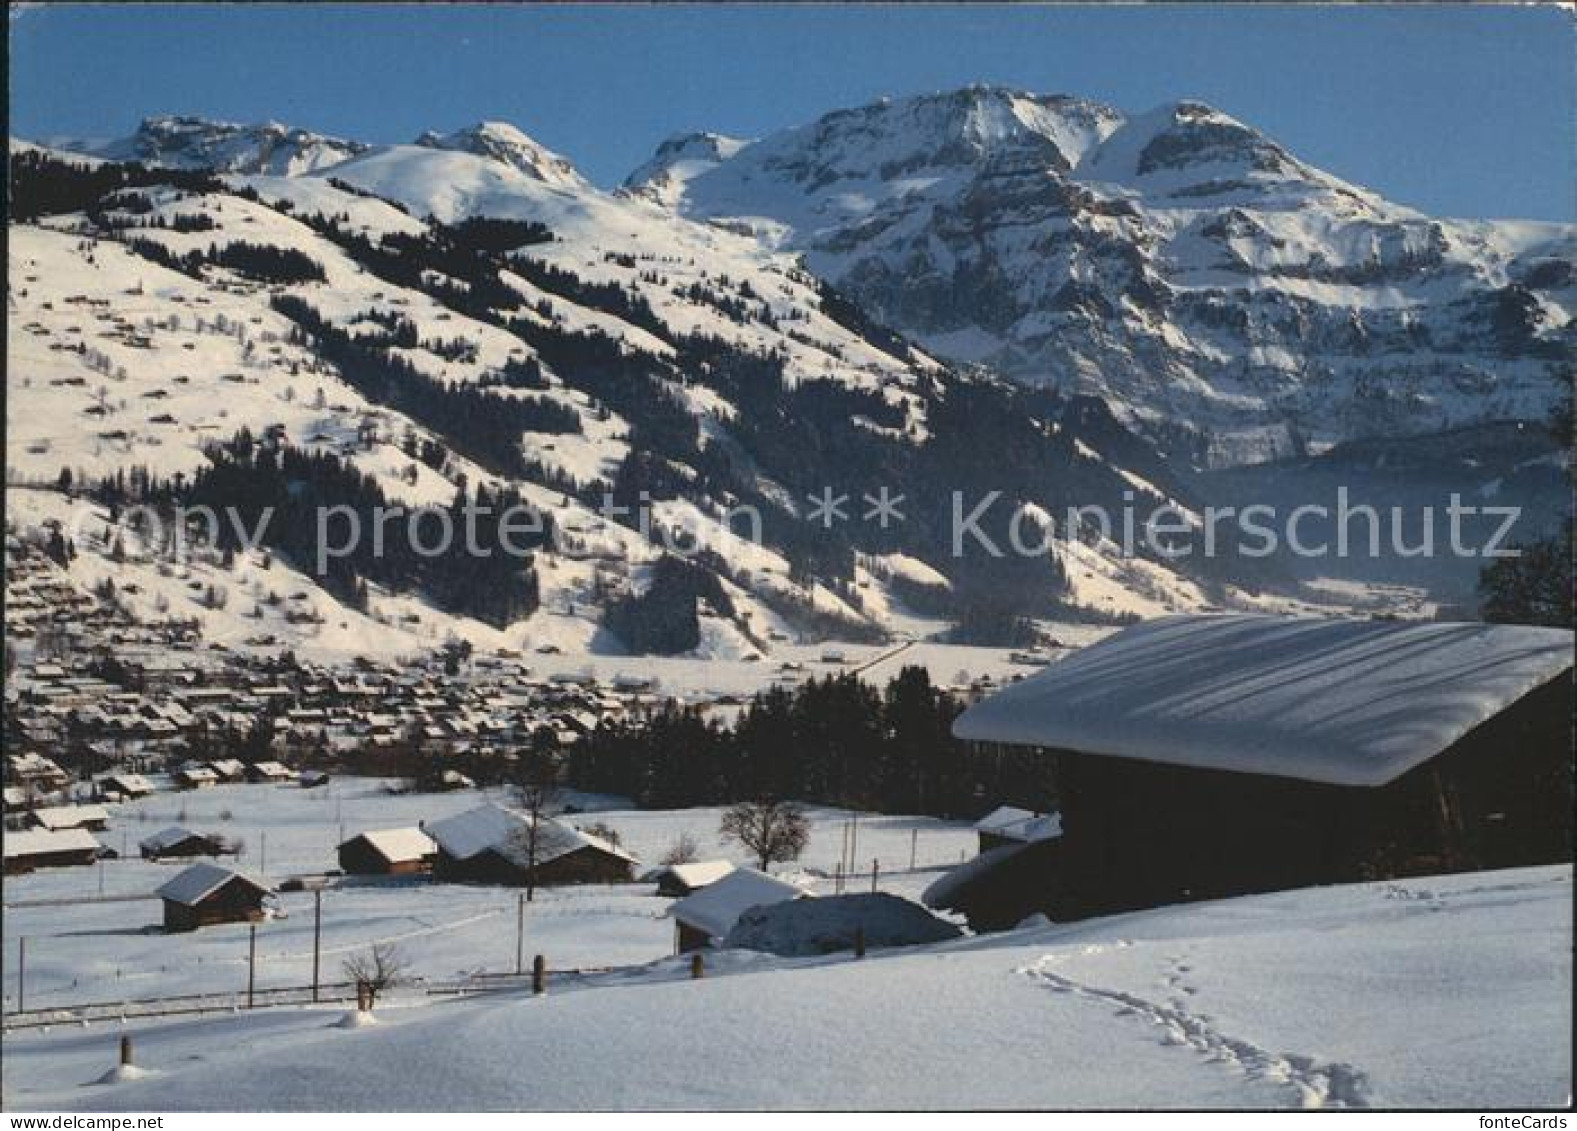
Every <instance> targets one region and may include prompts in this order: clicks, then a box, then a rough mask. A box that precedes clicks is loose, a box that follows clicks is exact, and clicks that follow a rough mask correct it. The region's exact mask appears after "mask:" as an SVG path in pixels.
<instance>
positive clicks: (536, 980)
mask: <svg viewBox="0 0 1577 1131" xmlns="http://www.w3.org/2000/svg"><path fill="white" fill-rule="evenodd" d="M547 991H548V960H547V959H546V958H543V957H542V956H541V955H540V954H539V955H537V956H536V957H535V958H533V959H532V960H531V992H532V993H534V994H545V993H547Z"/></svg>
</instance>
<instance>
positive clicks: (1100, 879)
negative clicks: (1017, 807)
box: [954, 616, 1573, 919]
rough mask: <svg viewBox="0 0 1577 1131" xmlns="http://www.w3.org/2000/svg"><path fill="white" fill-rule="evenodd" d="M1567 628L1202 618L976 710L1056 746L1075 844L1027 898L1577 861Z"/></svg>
mask: <svg viewBox="0 0 1577 1131" xmlns="http://www.w3.org/2000/svg"><path fill="white" fill-rule="evenodd" d="M1572 653H1573V635H1572V633H1571V632H1569V631H1566V630H1564V629H1550V628H1529V627H1521V626H1510V625H1488V624H1449V623H1442V622H1398V621H1362V620H1336V619H1313V618H1297V617H1273V616H1182V617H1169V618H1164V619H1161V620H1156V621H1149V622H1146V623H1144V624H1141V625H1137V626H1135V627H1132V628H1129V629H1126V630H1124V631H1122V632H1119V633H1116V634H1115V635H1113V636H1111V637H1108V638H1107V639H1106V640H1103V641H1101V642H1100V643H1098V644H1096V645H1094V646H1092V647H1089V648H1086V649H1083V650H1082V651H1080V652H1079V653H1077V654H1076V655H1073V656H1071V657H1069V658H1068V659H1066V660H1064V661H1062V662H1060V663H1058V664H1056V665H1054V666H1052V667H1050V668H1049V669H1047V670H1046V671H1045V672H1043V673H1041V674H1039V675H1037V676H1035V677H1033V678H1031V679H1028V680H1025V681H1023V682H1022V683H1019V684H1016V685H1014V686H1012V687H1010V688H1007V689H1006V690H1004V691H1002V692H1000V693H999V694H997V695H995V696H994V697H992V698H990V699H988V700H986V701H984V702H982V703H980V704H978V705H976V706H975V707H972V708H971V709H969V710H968V711H966V712H964V714H963V715H961V716H960V717H959V718H958V720H957V721H956V722H955V724H954V733H955V734H956V735H958V736H959V737H960V738H964V739H968V740H972V741H975V742H980V743H989V744H1007V745H1016V746H1031V747H1036V748H1039V749H1041V750H1043V751H1045V753H1046V756H1047V757H1049V758H1052V759H1054V761H1055V769H1056V778H1057V788H1058V792H1059V804H1060V816H1061V837H1060V838H1059V840H1058V841H1057V845H1058V850H1057V853H1056V856H1055V860H1054V861H1047V862H1045V864H1046V866H1044V867H1041V868H1038V869H1030V870H1029V872H1028V874H1025V875H1021V876H1017V877H1016V878H1015V882H1016V883H1017V884H1018V885H1019V886H1020V889H1021V901H1020V907H1019V910H1021V911H1023V912H1024V913H1028V911H1029V910H1042V911H1045V912H1046V913H1048V914H1049V915H1051V917H1052V918H1054V919H1071V918H1079V917H1083V916H1088V915H1095V914H1103V913H1107V912H1111V911H1118V910H1124V909H1129V908H1139V907H1149V906H1156V905H1160V904H1166V903H1174V902H1179V901H1184V900H1194V899H1209V898H1216V897H1221V896H1231V895H1239V894H1246V893H1250V892H1261V891H1272V890H1278V889H1283V888H1294V887H1304V886H1309V885H1314V884H1332V883H1344V882H1350V881H1360V880H1373V879H1383V878H1389V877H1397V876H1408V875H1418V874H1429V873H1439V872H1455V871H1468V870H1475V869H1482V868H1507V867H1515V866H1520V865H1528V864H1537V863H1546V862H1557V861H1569V860H1570V859H1571V844H1572V840H1571V835H1572V766H1571V761H1570V759H1571V749H1572V730H1571V728H1572Z"/></svg>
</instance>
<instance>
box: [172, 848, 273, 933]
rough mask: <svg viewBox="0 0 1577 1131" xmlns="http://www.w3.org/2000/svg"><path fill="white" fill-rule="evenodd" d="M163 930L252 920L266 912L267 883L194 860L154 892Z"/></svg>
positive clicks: (185, 929) (231, 869) (191, 928)
mask: <svg viewBox="0 0 1577 1131" xmlns="http://www.w3.org/2000/svg"><path fill="white" fill-rule="evenodd" d="M157 894H158V896H159V898H160V899H162V900H163V901H164V929H165V930H166V931H195V930H196V929H197V928H199V927H208V926H213V925H215V924H218V923H255V922H258V921H259V920H261V919H263V918H264V917H265V916H266V911H265V909H264V901H265V900H267V899H268V898H269V897H271V896H272V895H273V894H274V892H273V889H272V888H270V887H269V886H268V885H267V884H265V883H262V882H261V881H259V880H254V879H253V878H252V877H250V876H248V875H245V874H244V873H242V872H237V871H235V870H234V869H233V868H224V867H221V866H220V865H218V864H206V863H204V864H193V865H192V866H191V867H190V868H187V869H186V870H185V871H183V872H182V873H181V874H180V875H178V876H176V877H175V878H174V879H173V880H170V881H169V882H168V883H166V884H165V885H164V886H163V887H161V888H159V890H158V892H157Z"/></svg>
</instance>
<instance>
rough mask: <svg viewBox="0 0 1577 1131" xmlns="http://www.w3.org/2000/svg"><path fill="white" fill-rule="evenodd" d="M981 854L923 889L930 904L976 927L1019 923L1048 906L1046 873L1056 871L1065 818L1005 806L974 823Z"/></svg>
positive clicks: (985, 928)
mask: <svg viewBox="0 0 1577 1131" xmlns="http://www.w3.org/2000/svg"><path fill="white" fill-rule="evenodd" d="M975 832H976V833H977V834H978V835H979V837H980V854H979V855H978V856H976V857H975V858H974V859H973V860H970V861H967V862H966V863H964V864H961V865H959V866H958V867H957V868H953V869H951V870H949V871H948V872H947V873H945V874H944V875H943V876H941V877H940V878H939V879H938V880H937V881H936V882H935V883H933V884H931V886H930V887H928V888H926V889H925V893H924V894H923V895H922V896H921V900H922V902H924V903H925V905H926V906H927V907H932V908H935V909H937V910H943V911H957V912H960V913H962V914H963V916H964V917H965V918H966V919H967V920H968V921H969V925H970V927H972V928H973V929H974V930H977V931H1001V930H1006V929H1008V928H1009V927H1015V926H1017V925H1018V924H1019V923H1021V922H1023V921H1024V920H1025V919H1026V918H1028V917H1029V916H1030V915H1033V914H1034V913H1035V912H1037V911H1042V910H1044V906H1043V904H1044V901H1045V896H1044V892H1045V890H1046V888H1047V886H1048V885H1047V882H1046V879H1045V878H1046V877H1049V876H1055V875H1057V874H1058V868H1059V866H1060V861H1061V857H1062V818H1061V816H1060V815H1059V814H1056V813H1050V814H1040V813H1035V812H1032V811H1030V810H1027V809H1015V808H1013V807H1012V806H1008V805H1004V806H1002V807H1001V808H998V809H996V810H994V811H992V812H991V813H989V814H987V815H986V816H985V817H982V818H981V819H980V820H979V821H977V822H976V823H975Z"/></svg>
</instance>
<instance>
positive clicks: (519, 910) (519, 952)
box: [515, 892, 526, 974]
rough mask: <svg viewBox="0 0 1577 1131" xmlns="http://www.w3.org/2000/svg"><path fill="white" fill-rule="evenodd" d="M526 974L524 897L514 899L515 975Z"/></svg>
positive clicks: (520, 895)
mask: <svg viewBox="0 0 1577 1131" xmlns="http://www.w3.org/2000/svg"><path fill="white" fill-rule="evenodd" d="M525 972H526V895H525V892H521V893H519V894H518V895H517V896H516V897H515V973H516V974H524V973H525Z"/></svg>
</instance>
